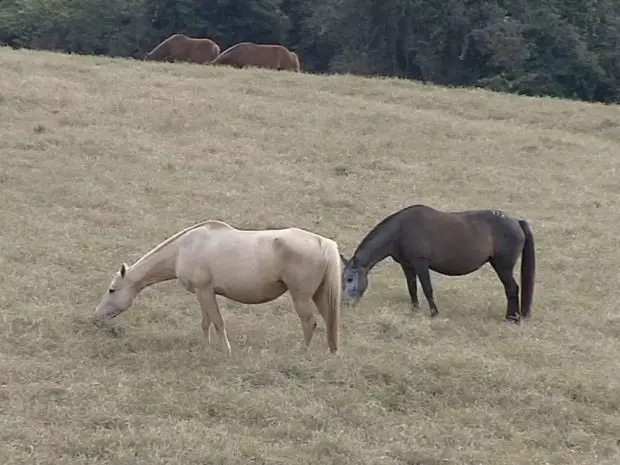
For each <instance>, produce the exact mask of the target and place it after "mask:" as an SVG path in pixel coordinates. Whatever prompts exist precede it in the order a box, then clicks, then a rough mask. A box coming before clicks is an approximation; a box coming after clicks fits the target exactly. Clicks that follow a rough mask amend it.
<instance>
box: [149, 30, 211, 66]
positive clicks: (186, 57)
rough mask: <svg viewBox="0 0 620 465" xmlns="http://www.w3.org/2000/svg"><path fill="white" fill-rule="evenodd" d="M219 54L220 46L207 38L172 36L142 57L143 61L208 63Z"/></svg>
mask: <svg viewBox="0 0 620 465" xmlns="http://www.w3.org/2000/svg"><path fill="white" fill-rule="evenodd" d="M219 54H220V46H219V45H217V44H216V43H215V42H213V41H212V40H211V39H207V38H193V37H188V36H186V35H185V34H172V35H171V36H170V37H168V38H167V39H166V40H164V41H163V42H162V43H160V44H159V45H158V46H157V47H155V48H154V49H153V50H151V51H150V52H148V53H147V54H146V55H144V59H145V60H157V61H164V60H169V59H171V60H172V61H186V62H190V63H210V62H212V61H213V60H214V59H215V58H216V57H217V56H218V55H219Z"/></svg>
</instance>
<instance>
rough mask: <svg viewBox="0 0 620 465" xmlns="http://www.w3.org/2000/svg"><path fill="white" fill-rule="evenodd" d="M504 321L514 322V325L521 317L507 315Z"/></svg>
mask: <svg viewBox="0 0 620 465" xmlns="http://www.w3.org/2000/svg"><path fill="white" fill-rule="evenodd" d="M506 321H508V322H510V323H514V324H516V325H518V324H520V323H521V319H520V318H519V317H515V316H507V317H506Z"/></svg>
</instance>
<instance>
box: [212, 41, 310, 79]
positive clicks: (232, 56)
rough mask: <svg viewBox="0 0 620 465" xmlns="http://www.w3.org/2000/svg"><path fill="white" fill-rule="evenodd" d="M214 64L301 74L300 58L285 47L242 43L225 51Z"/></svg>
mask: <svg viewBox="0 0 620 465" xmlns="http://www.w3.org/2000/svg"><path fill="white" fill-rule="evenodd" d="M212 63H213V64H220V65H229V66H233V67H235V68H243V67H244V66H255V67H260V68H271V69H277V70H282V69H284V70H290V71H295V72H300V66H299V57H298V56H297V54H296V53H295V52H291V51H290V50H289V49H287V48H286V47H284V46H283V45H271V44H255V43H254V42H240V43H238V44H235V45H233V46H232V47H230V48H227V49H226V50H224V51H223V52H222V53H220V55H219V56H218V57H217V58H216V59H215V60H213V62H212Z"/></svg>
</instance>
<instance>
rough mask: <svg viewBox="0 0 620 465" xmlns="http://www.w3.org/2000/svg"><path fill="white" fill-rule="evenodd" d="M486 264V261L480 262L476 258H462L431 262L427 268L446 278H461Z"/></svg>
mask: <svg viewBox="0 0 620 465" xmlns="http://www.w3.org/2000/svg"><path fill="white" fill-rule="evenodd" d="M486 262H487V259H484V260H481V259H480V258H478V257H475V258H472V257H462V258H461V259H457V260H455V259H451V260H440V261H433V260H431V263H430V264H429V268H430V269H431V270H433V271H435V272H437V273H439V274H443V275H446V276H463V275H466V274H469V273H473V272H474V271H476V270H478V269H479V268H480V267H482V265H484V264H485V263H486Z"/></svg>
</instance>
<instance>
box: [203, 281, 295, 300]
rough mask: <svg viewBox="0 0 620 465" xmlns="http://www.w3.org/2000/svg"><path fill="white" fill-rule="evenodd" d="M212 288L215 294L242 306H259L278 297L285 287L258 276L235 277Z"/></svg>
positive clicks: (282, 284)
mask: <svg viewBox="0 0 620 465" xmlns="http://www.w3.org/2000/svg"><path fill="white" fill-rule="evenodd" d="M218 281H219V282H217V283H216V285H215V286H214V290H215V293H216V294H218V295H221V296H224V297H227V298H229V299H231V300H235V301H237V302H241V303H244V304H261V303H265V302H269V301H271V300H274V299H276V298H278V297H280V296H281V295H282V294H284V293H285V292H286V286H285V285H284V283H282V282H281V281H279V280H264V279H261V277H260V276H252V277H249V276H235V277H233V278H232V279H229V280H226V281H225V282H221V281H222V280H218Z"/></svg>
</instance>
